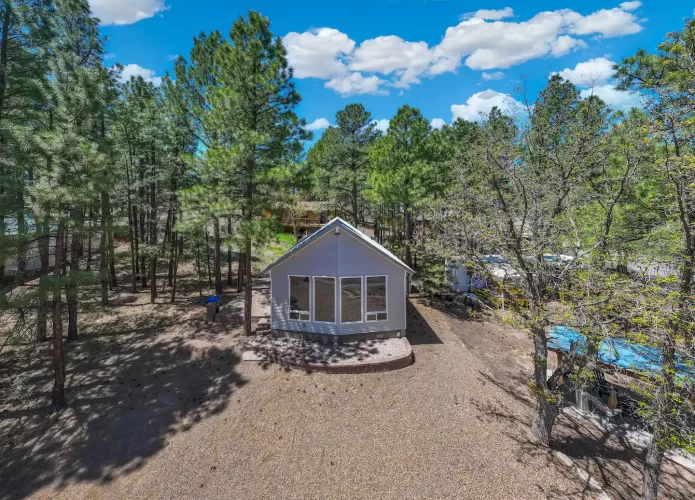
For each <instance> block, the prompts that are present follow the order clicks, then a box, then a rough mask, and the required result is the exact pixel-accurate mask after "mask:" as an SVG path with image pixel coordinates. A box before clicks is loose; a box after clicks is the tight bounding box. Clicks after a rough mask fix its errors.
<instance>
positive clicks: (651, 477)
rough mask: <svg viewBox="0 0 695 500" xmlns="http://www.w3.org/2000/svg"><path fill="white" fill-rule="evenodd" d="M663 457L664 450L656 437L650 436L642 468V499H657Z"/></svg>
mask: <svg viewBox="0 0 695 500" xmlns="http://www.w3.org/2000/svg"><path fill="white" fill-rule="evenodd" d="M663 458H664V450H663V449H662V448H661V446H659V443H658V442H657V439H656V437H652V439H651V441H649V445H648V446H647V456H646V457H645V459H644V469H643V470H642V500H657V498H658V493H659V477H660V476H661V461H662V460H663Z"/></svg>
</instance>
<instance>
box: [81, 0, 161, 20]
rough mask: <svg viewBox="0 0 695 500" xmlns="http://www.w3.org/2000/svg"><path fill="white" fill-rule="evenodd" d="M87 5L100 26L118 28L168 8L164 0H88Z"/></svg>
mask: <svg viewBox="0 0 695 500" xmlns="http://www.w3.org/2000/svg"><path fill="white" fill-rule="evenodd" d="M89 5H90V7H91V8H92V13H93V14H94V15H95V16H96V17H98V18H99V20H100V21H101V24H102V25H110V24H115V25H118V26H120V25H124V24H133V23H136V22H138V21H141V20H142V19H147V18H149V17H153V16H154V15H155V14H157V13H158V12H163V11H165V10H167V9H168V8H169V7H168V6H167V5H165V4H164V0H120V1H118V2H115V1H114V0H89Z"/></svg>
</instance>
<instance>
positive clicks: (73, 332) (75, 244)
mask: <svg viewBox="0 0 695 500" xmlns="http://www.w3.org/2000/svg"><path fill="white" fill-rule="evenodd" d="M81 217H82V216H81V213H80V210H79V209H74V210H72V214H71V218H72V221H73V224H74V227H73V229H72V238H71V241H70V275H69V276H70V281H69V282H68V285H67V286H66V287H65V297H66V298H67V303H68V339H69V340H75V339H76V338H77V281H76V278H75V275H76V274H77V273H78V272H79V270H80V254H81V248H80V247H81V246H82V232H81V231H80V227H81V225H82V222H81Z"/></svg>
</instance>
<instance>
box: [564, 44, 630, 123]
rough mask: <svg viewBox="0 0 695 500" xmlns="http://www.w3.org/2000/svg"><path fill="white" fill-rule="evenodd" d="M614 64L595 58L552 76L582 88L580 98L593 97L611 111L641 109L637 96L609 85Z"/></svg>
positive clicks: (604, 59) (601, 58) (611, 84)
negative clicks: (599, 99)
mask: <svg viewBox="0 0 695 500" xmlns="http://www.w3.org/2000/svg"><path fill="white" fill-rule="evenodd" d="M614 64H615V63H614V62H613V61H610V60H608V59H606V58H605V57H596V58H594V59H589V60H588V61H585V62H580V63H578V64H577V65H576V66H575V67H574V69H570V68H565V69H563V70H562V71H560V72H558V73H553V74H558V75H560V76H561V77H563V78H565V79H566V80H569V81H570V82H572V83H573V84H575V85H576V86H577V87H582V88H583V90H582V91H581V92H580V93H579V94H580V96H581V97H582V98H586V97H589V96H591V95H595V96H598V97H600V98H601V100H602V101H603V102H605V103H606V104H608V105H609V106H610V107H611V108H612V109H615V110H621V111H628V110H630V109H631V108H639V107H641V103H640V97H639V94H636V93H634V92H625V91H622V90H618V88H617V87H616V86H615V85H614V84H613V83H611V80H612V77H613V65H614Z"/></svg>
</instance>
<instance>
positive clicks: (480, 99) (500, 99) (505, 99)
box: [451, 89, 521, 122]
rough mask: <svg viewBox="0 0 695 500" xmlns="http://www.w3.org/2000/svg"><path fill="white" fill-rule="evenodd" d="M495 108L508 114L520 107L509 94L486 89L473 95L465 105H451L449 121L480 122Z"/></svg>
mask: <svg viewBox="0 0 695 500" xmlns="http://www.w3.org/2000/svg"><path fill="white" fill-rule="evenodd" d="M495 106H496V107H497V108H499V109H500V110H501V111H502V112H508V111H511V110H513V109H514V108H515V107H517V106H521V103H520V102H518V101H517V100H515V99H514V98H513V97H512V96H510V95H509V94H503V93H501V92H495V91H494V90H490V89H488V90H486V91H484V92H478V93H476V94H473V95H472V96H470V97H469V98H468V100H467V101H466V103H465V104H453V105H452V106H451V121H452V122H453V121H456V120H457V119H459V118H461V119H463V120H466V121H469V122H477V121H480V120H481V119H483V118H484V117H485V115H487V114H489V113H490V110H491V109H492V108H493V107H495Z"/></svg>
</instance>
